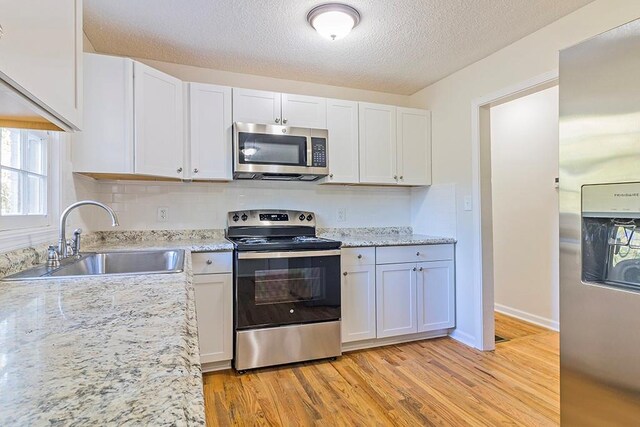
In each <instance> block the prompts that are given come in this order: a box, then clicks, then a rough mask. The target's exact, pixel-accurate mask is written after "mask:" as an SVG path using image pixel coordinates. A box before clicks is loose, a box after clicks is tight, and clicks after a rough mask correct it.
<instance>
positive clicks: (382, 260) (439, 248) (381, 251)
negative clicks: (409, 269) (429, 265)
mask: <svg viewBox="0 0 640 427" xmlns="http://www.w3.org/2000/svg"><path fill="white" fill-rule="evenodd" d="M448 259H453V245H451V244H447V245H416V246H384V247H377V248H376V264H395V263H402V262H421V261H443V260H448Z"/></svg>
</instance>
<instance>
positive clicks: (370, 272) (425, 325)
mask: <svg viewBox="0 0 640 427" xmlns="http://www.w3.org/2000/svg"><path fill="white" fill-rule="evenodd" d="M342 272H343V273H342V274H343V277H342V342H343V343H353V342H356V343H355V345H354V344H350V345H349V346H348V348H349V349H355V348H362V346H363V345H364V346H366V347H371V346H375V345H376V340H380V339H383V338H390V337H398V338H396V339H394V342H401V341H402V336H403V335H411V339H416V338H420V337H428V336H429V335H424V336H422V335H415V334H420V333H426V332H434V331H438V332H440V331H443V330H446V329H450V328H453V327H455V273H454V247H453V245H452V244H445V245H416V246H386V247H376V248H373V247H370V248H346V249H342ZM412 334H413V335H412ZM438 336H439V335H438ZM365 340H367V341H366V342H365V343H364V344H362V343H357V341H362V342H364V341H365ZM388 342H389V340H381V341H380V343H388Z"/></svg>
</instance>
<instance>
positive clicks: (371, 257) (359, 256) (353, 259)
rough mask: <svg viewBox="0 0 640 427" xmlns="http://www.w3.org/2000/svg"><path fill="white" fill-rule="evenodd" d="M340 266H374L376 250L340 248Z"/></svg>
mask: <svg viewBox="0 0 640 427" xmlns="http://www.w3.org/2000/svg"><path fill="white" fill-rule="evenodd" d="M341 255H342V258H341V262H342V265H375V263H376V248H342V253H341Z"/></svg>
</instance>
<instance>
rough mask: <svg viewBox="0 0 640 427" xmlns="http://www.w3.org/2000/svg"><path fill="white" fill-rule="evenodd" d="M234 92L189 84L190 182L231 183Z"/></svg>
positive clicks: (204, 85) (227, 89)
mask: <svg viewBox="0 0 640 427" xmlns="http://www.w3.org/2000/svg"><path fill="white" fill-rule="evenodd" d="M232 124H233V123H232V121H231V88H229V87H224V86H214V85H207V84H201V83H189V141H190V144H189V146H190V153H191V154H190V156H191V171H190V174H191V178H193V179H225V180H230V179H231V173H232V172H231V138H232Z"/></svg>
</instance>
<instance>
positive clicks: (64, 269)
mask: <svg viewBox="0 0 640 427" xmlns="http://www.w3.org/2000/svg"><path fill="white" fill-rule="evenodd" d="M183 270H184V250H182V249H169V250H152V251H151V250H150V251H113V252H95V253H86V254H82V256H81V257H80V258H67V259H65V260H63V262H62V265H61V266H60V267H58V268H56V269H47V267H46V266H38V267H34V268H32V269H30V270H26V271H23V272H21V273H18V274H14V275H12V276H8V277H5V278H4V279H3V280H33V279H46V278H52V277H56V278H61V277H77V276H98V275H105V276H113V275H125V274H126V275H130V274H154V273H179V272H181V271H183Z"/></svg>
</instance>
